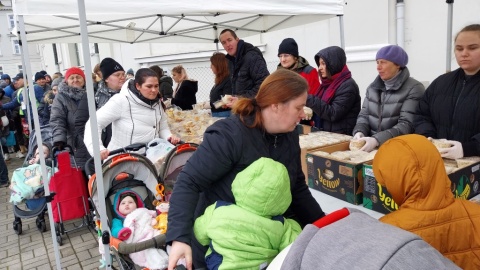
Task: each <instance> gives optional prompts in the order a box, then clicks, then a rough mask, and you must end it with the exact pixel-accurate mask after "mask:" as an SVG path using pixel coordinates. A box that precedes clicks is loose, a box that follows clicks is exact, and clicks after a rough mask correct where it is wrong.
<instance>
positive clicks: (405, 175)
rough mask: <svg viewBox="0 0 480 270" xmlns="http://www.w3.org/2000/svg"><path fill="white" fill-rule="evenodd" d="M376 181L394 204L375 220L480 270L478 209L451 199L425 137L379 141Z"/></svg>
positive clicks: (465, 266) (440, 163)
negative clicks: (393, 209) (415, 236)
mask: <svg viewBox="0 0 480 270" xmlns="http://www.w3.org/2000/svg"><path fill="white" fill-rule="evenodd" d="M373 169H374V174H375V177H376V179H377V181H378V183H380V184H381V185H382V186H385V187H386V188H387V189H388V191H389V192H390V194H392V197H393V199H394V200H395V202H396V203H397V204H398V205H399V208H398V210H397V211H395V212H392V213H390V214H388V215H385V216H384V217H382V218H381V219H380V220H381V221H383V222H385V223H388V224H391V225H394V226H397V227H400V228H402V229H404V230H407V231H410V232H412V233H415V234H417V235H419V236H420V237H422V238H423V239H424V240H425V241H426V242H428V243H429V244H430V245H432V246H433V247H434V248H436V249H437V250H438V251H440V252H441V253H442V254H443V255H444V256H445V257H447V258H449V259H450V260H452V261H453V262H454V263H455V264H457V265H458V266H460V267H461V268H463V269H472V270H473V269H476V270H478V269H480V205H478V204H475V203H473V202H470V201H465V200H461V199H455V198H454V196H453V194H452V192H451V191H450V184H451V182H450V179H449V178H448V176H447V173H446V172H445V167H444V163H443V160H442V158H441V156H440V154H439V152H438V150H437V149H436V148H435V146H433V144H432V143H430V142H429V141H428V140H427V139H426V138H425V137H423V136H420V135H413V134H412V135H405V136H400V137H396V138H393V139H391V140H389V141H387V142H386V143H384V144H383V145H382V146H381V147H380V149H379V150H378V152H377V154H376V155H375V159H374V161H373Z"/></svg>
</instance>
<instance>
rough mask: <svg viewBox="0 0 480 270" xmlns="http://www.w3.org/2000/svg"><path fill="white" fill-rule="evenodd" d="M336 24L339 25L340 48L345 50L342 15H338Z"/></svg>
mask: <svg viewBox="0 0 480 270" xmlns="http://www.w3.org/2000/svg"><path fill="white" fill-rule="evenodd" d="M338 22H339V23H340V47H342V49H344V50H345V28H344V25H343V15H338Z"/></svg>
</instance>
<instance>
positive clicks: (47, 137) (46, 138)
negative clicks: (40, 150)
mask: <svg viewBox="0 0 480 270" xmlns="http://www.w3.org/2000/svg"><path fill="white" fill-rule="evenodd" d="M40 134H41V136H42V142H44V143H47V144H48V145H53V135H52V128H51V127H50V125H44V126H41V127H40ZM36 146H37V134H36V133H35V130H32V133H31V134H30V137H29V139H28V150H27V154H26V155H25V160H24V162H23V165H24V166H26V165H28V161H29V160H30V159H31V158H32V157H33V155H34V153H35V149H36Z"/></svg>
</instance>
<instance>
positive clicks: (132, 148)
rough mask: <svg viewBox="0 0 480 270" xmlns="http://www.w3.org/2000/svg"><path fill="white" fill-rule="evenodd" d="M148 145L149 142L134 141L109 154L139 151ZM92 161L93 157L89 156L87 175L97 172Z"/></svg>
mask: <svg viewBox="0 0 480 270" xmlns="http://www.w3.org/2000/svg"><path fill="white" fill-rule="evenodd" d="M146 147H147V144H145V143H134V144H131V145H128V146H125V147H123V148H119V149H115V150H112V151H110V152H109V153H108V156H113V155H116V154H120V153H127V152H132V151H138V150H140V149H142V148H146ZM92 162H93V157H91V158H89V159H88V160H87V162H85V173H86V174H87V175H93V174H94V173H95V167H94V166H92V165H91V163H92ZM92 170H93V171H92Z"/></svg>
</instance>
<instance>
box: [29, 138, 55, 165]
mask: <svg viewBox="0 0 480 270" xmlns="http://www.w3.org/2000/svg"><path fill="white" fill-rule="evenodd" d="M42 147H43V154H44V156H45V159H47V158H48V157H49V156H50V145H49V144H47V143H46V142H44V143H43V145H42ZM47 161H48V160H47ZM27 162H28V164H30V165H32V164H36V163H38V164H39V163H40V151H39V149H38V147H37V146H35V148H34V154H33V156H32V157H31V158H30V160H28V161H27ZM50 165H51V164H47V166H50Z"/></svg>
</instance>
